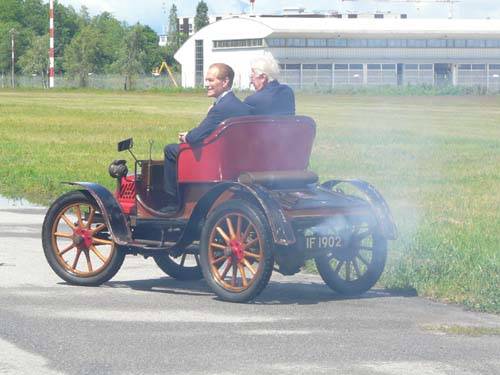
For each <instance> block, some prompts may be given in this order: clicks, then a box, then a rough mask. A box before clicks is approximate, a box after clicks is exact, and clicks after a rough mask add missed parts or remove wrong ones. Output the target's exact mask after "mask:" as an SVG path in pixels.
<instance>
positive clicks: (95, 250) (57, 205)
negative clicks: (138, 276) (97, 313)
mask: <svg viewBox="0 0 500 375" xmlns="http://www.w3.org/2000/svg"><path fill="white" fill-rule="evenodd" d="M42 242H43V250H44V253H45V257H46V258H47V261H48V263H49V265H50V267H51V268H52V269H53V270H54V272H55V273H56V274H57V275H58V276H59V277H61V278H62V279H63V280H65V281H67V282H68V283H71V284H76V285H82V286H96V285H100V284H102V283H104V282H106V281H108V280H110V279H111V278H112V277H113V276H114V275H115V274H116V273H117V272H118V270H119V269H120V267H121V265H122V264H123V260H124V258H125V254H124V253H123V252H121V251H120V250H119V249H118V246H117V245H116V244H115V242H113V240H112V238H111V235H110V232H109V228H108V226H107V225H106V224H105V223H104V222H103V220H102V212H101V210H100V208H99V206H98V205H97V203H96V202H95V200H94V199H92V198H91V197H90V196H88V195H87V194H86V193H84V192H82V191H72V192H69V193H67V194H64V195H62V196H61V197H59V198H58V199H57V200H56V201H55V202H54V203H53V204H52V206H51V207H50V208H49V210H48V212H47V214H46V216H45V220H44V223H43V229H42Z"/></svg>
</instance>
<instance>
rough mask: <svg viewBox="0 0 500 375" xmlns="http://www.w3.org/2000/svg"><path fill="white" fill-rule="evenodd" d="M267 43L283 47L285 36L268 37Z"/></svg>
mask: <svg viewBox="0 0 500 375" xmlns="http://www.w3.org/2000/svg"><path fill="white" fill-rule="evenodd" d="M267 45H268V46H269V47H285V46H286V39H285V38H279V39H278V38H270V39H267Z"/></svg>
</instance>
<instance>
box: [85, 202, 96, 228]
mask: <svg viewBox="0 0 500 375" xmlns="http://www.w3.org/2000/svg"><path fill="white" fill-rule="evenodd" d="M94 215H95V209H94V207H92V206H91V207H90V214H89V218H88V220H87V229H90V226H91V225H92V223H93V222H94Z"/></svg>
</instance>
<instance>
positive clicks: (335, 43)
mask: <svg viewBox="0 0 500 375" xmlns="http://www.w3.org/2000/svg"><path fill="white" fill-rule="evenodd" d="M327 44H328V47H335V48H340V47H347V39H328V42H327Z"/></svg>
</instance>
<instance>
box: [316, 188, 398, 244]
mask: <svg viewBox="0 0 500 375" xmlns="http://www.w3.org/2000/svg"><path fill="white" fill-rule="evenodd" d="M341 183H346V184H349V185H352V186H354V187H355V188H357V189H358V190H359V191H361V192H362V193H363V194H364V195H365V197H366V198H367V200H368V203H369V204H370V206H371V208H372V210H373V212H374V214H375V218H376V220H377V223H378V225H379V227H380V230H381V231H382V235H383V236H384V237H385V238H386V239H388V240H395V239H396V238H397V237H398V230H397V227H396V224H395V223H394V219H393V218H392V214H391V210H390V209H389V206H388V205H387V202H386V201H385V199H384V198H383V197H382V195H381V194H380V193H379V192H378V190H377V189H376V188H375V187H374V186H373V185H371V184H369V183H368V182H366V181H362V180H330V181H326V182H324V183H322V184H321V187H322V188H325V189H328V190H333V189H334V188H335V187H336V186H337V185H339V184H341Z"/></svg>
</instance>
